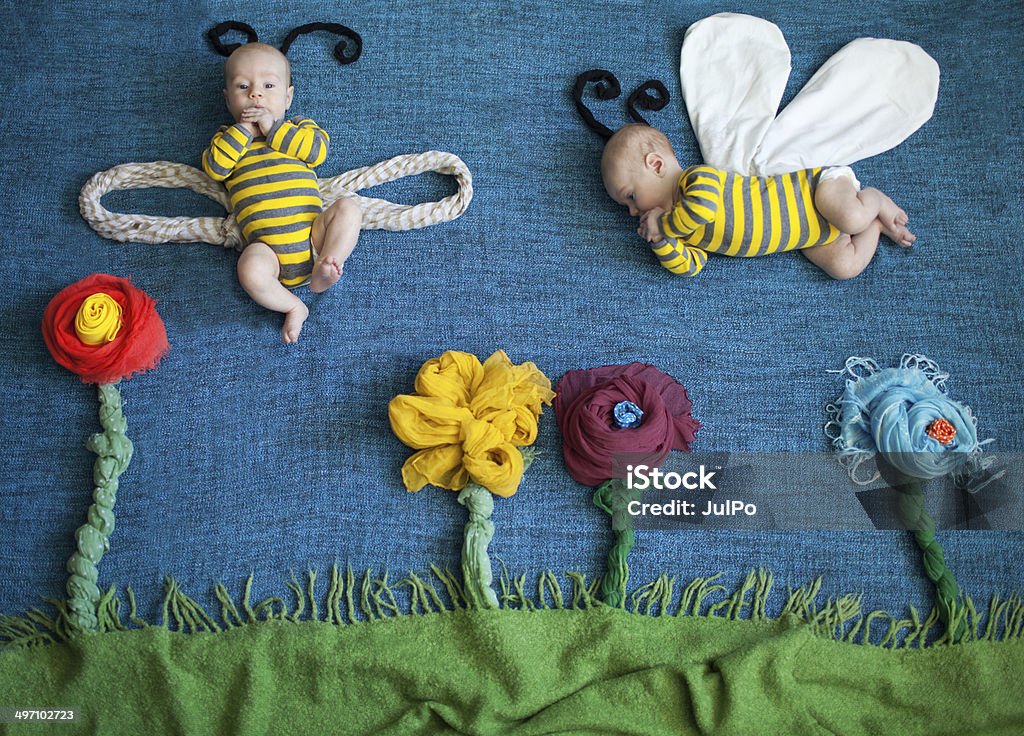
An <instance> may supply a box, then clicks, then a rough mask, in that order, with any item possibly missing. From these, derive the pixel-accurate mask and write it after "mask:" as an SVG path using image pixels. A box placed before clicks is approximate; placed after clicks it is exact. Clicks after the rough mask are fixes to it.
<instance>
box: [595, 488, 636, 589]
mask: <svg viewBox="0 0 1024 736" xmlns="http://www.w3.org/2000/svg"><path fill="white" fill-rule="evenodd" d="M630 500H631V493H630V491H629V489H628V488H626V484H625V483H623V482H622V481H621V480H606V481H605V482H604V483H602V484H601V485H600V486H598V488H597V490H596V491H595V492H594V505H595V506H597V507H598V508H599V509H601V510H602V511H604V512H605V513H607V514H609V515H610V516H611V517H612V530H613V531H614V532H615V544H613V545H612V548H611V549H610V550H609V551H608V572H607V573H606V574H605V576H604V579H603V580H601V599H602V600H603V601H604V602H605V603H607V604H608V605H609V606H612V607H615V608H619V607H621V606H623V605H625V601H626V584H627V583H628V582H629V565H628V563H627V560H628V558H629V553H630V551H631V550H632V549H633V545H634V544H635V543H636V533H635V532H634V531H633V517H632V516H630V514H629V512H628V510H627V507H628V505H629V502H630Z"/></svg>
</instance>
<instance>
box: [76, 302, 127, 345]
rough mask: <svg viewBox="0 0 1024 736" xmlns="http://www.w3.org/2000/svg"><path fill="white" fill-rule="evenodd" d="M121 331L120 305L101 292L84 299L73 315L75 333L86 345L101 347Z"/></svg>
mask: <svg viewBox="0 0 1024 736" xmlns="http://www.w3.org/2000/svg"><path fill="white" fill-rule="evenodd" d="M120 331H121V305H120V304H118V303H117V302H116V301H114V299H113V297H111V296H110V295H109V294H104V293H102V292H100V293H98V294H93V295H92V296H89V297H86V299H85V301H84V302H82V306H81V307H79V308H78V314H77V315H75V333H76V334H77V335H78V339H79V340H81V341H82V342H84V343H85V344H86V345H103V344H104V343H108V342H110V341H112V340H113V339H114V338H115V337H117V333H118V332H120Z"/></svg>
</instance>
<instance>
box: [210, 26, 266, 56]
mask: <svg viewBox="0 0 1024 736" xmlns="http://www.w3.org/2000/svg"><path fill="white" fill-rule="evenodd" d="M228 31H238V32H239V33H244V34H245V37H246V38H247V39H248V41H246V43H256V41H258V40H259V38H257V36H256V31H254V30H253V28H252V26H251V25H249V24H248V23H242V22H241V21H239V20H226V21H224V22H223V23H218V24H217V25H215V26H214V27H213V28H211V29H210V30H208V31H207V32H206V37H207V38H208V39H210V43H212V44H213V50H214V51H216V52H217V53H218V54H220V55H221V56H231V52H232V51H234V50H235V49H237V48H238V47H239V46H241V45H242V44H240V43H229V44H225V43H224V42H223V41H221V36H223V35H224V34H225V33H227V32H228Z"/></svg>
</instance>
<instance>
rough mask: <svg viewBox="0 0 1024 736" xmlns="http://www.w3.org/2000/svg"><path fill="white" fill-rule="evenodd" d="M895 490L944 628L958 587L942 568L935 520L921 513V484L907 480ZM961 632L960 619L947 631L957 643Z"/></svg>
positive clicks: (926, 512)
mask: <svg viewBox="0 0 1024 736" xmlns="http://www.w3.org/2000/svg"><path fill="white" fill-rule="evenodd" d="M896 491H897V492H898V493H899V510H900V516H901V517H902V520H903V523H904V525H905V526H906V528H907V529H908V530H910V531H911V532H913V534H914V539H915V540H917V546H918V547H920V548H921V551H922V552H923V553H924V558H923V559H924V572H925V575H927V576H928V579H929V580H931V581H932V583H933V584H934V586H935V596H936V599H937V604H938V609H939V617H940V618H941V619H942V623H943V624H945V625H946V627H947V628H948V627H949V625H950V621H951V620H952V619H953V613H954V611H955V610H956V608H957V601H958V600H959V598H960V587H959V586H958V585H957V583H956V578H954V577H953V573H952V572H951V571H950V569H949V568H948V567H946V560H945V558H944V556H943V554H942V545H941V544H939V542H938V540H937V539H935V519H933V518H932V515H931V514H929V513H928V511H927V510H925V507H924V494H923V493H922V492H921V482H920V481H917V480H910V481H908V482H906V483H903V484H900V485H897V486H896ZM964 629H965V626H964V621H963V618H962V617H961V618H960V619H959V621H958V623H957V625H956V630H955V631H951V632H950V635H951V638H952V639H953V641H959V639H960V637H961V636H962V635H963V633H964Z"/></svg>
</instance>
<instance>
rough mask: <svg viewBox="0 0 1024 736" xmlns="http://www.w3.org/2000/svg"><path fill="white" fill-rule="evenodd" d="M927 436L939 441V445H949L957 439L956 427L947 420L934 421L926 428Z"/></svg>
mask: <svg viewBox="0 0 1024 736" xmlns="http://www.w3.org/2000/svg"><path fill="white" fill-rule="evenodd" d="M924 431H925V434H927V435H928V436H929V437H931V438H932V439H935V440H938V442H939V444H942V445H948V444H949V443H950V442H952V441H953V438H954V437H956V427H954V426H953V425H952V424H950V423H949V422H948V421H946V420H945V419H942V418H939V419H936V420H934V421H933V422H932V423H931V424H929V425H928V426H927V427H926V428H925V430H924Z"/></svg>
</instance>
